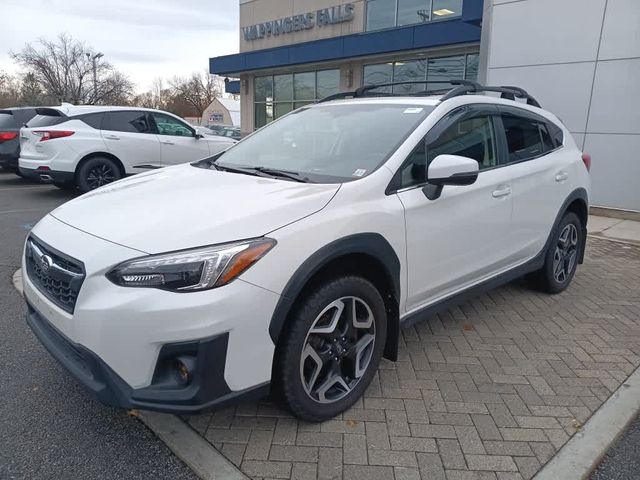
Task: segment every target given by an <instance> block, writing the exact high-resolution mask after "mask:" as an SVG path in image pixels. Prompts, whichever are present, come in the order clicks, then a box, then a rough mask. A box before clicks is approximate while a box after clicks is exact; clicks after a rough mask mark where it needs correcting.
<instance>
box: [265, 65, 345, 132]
mask: <svg viewBox="0 0 640 480" xmlns="http://www.w3.org/2000/svg"><path fill="white" fill-rule="evenodd" d="M254 87H255V91H254V95H255V103H254V110H255V115H254V126H255V128H260V127H262V126H264V125H266V124H267V123H269V122H270V121H272V120H275V119H276V118H279V117H281V116H283V115H286V114H287V113H289V112H290V111H292V110H293V109H294V108H299V107H302V106H304V105H307V104H309V103H313V102H314V101H316V100H320V99H322V98H324V97H327V96H329V95H333V94H334V93H338V92H339V91H340V70H337V69H333V70H320V71H317V72H301V73H294V74H291V73H289V74H283V75H274V76H263V77H256V78H255V79H254Z"/></svg>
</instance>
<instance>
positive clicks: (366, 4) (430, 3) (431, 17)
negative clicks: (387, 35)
mask: <svg viewBox="0 0 640 480" xmlns="http://www.w3.org/2000/svg"><path fill="white" fill-rule="evenodd" d="M371 1H372V0H365V2H364V19H363V31H364V32H383V31H385V30H390V29H395V28H404V27H411V26H415V25H425V24H428V23H437V22H446V21H448V20H455V19H460V18H461V17H462V11H460V14H459V15H453V16H451V15H447V16H446V17H444V18H434V15H433V4H434V3H435V2H434V0H424V1H425V3H426V4H427V5H428V8H427V10H428V12H429V20H426V21H424V22H416V23H406V24H403V25H398V10H399V9H398V3H399V1H400V0H394V8H395V10H394V16H393V18H394V20H393V25H390V26H388V27H383V28H376V29H372V30H369V28H367V26H368V23H369V21H368V20H369V8H370V7H369V4H370V3H371ZM463 6H464V3H463Z"/></svg>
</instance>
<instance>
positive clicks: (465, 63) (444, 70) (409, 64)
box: [363, 53, 479, 94]
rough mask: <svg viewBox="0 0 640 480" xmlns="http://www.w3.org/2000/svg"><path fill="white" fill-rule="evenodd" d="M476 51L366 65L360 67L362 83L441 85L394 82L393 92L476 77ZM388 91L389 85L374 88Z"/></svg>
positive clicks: (445, 84) (415, 89)
mask: <svg viewBox="0 0 640 480" xmlns="http://www.w3.org/2000/svg"><path fill="white" fill-rule="evenodd" d="M478 62H479V54H477V53H469V54H466V55H455V56H451V57H441V58H429V59H426V58H421V59H408V60H402V61H397V62H392V63H379V64H375V65H365V66H364V69H363V77H364V78H363V85H379V84H382V83H392V82H415V81H420V80H429V81H435V82H438V81H442V82H443V83H442V84H438V83H432V84H429V85H427V86H426V87H425V84H420V83H418V84H411V85H396V86H394V87H393V93H400V94H403V93H414V92H420V91H423V90H425V88H428V89H429V90H437V89H440V88H447V87H449V86H450V84H449V83H446V82H445V81H446V80H451V79H463V78H466V79H467V80H477V78H478ZM376 91H378V92H386V93H390V92H391V89H390V88H389V87H384V88H380V89H378V90H376Z"/></svg>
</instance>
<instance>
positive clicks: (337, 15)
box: [242, 3, 354, 42]
mask: <svg viewBox="0 0 640 480" xmlns="http://www.w3.org/2000/svg"><path fill="white" fill-rule="evenodd" d="M353 10H354V6H353V3H347V4H345V5H339V6H337V7H329V8H321V9H320V10H317V11H315V12H309V13H302V14H300V15H293V16H291V17H285V18H281V19H279V20H271V21H268V22H264V23H258V24H257V25H251V26H249V27H242V34H243V35H244V39H245V40H246V41H247V42H250V41H252V40H257V39H259V38H265V37H271V36H278V35H281V34H282V35H284V34H286V33H293V32H300V31H302V30H310V29H312V28H314V27H324V26H327V25H335V24H336V23H345V22H350V21H352V20H353Z"/></svg>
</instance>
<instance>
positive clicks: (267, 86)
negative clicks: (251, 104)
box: [254, 76, 273, 102]
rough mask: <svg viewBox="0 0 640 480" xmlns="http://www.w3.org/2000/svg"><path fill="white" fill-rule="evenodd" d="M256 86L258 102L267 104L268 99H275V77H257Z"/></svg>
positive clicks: (256, 99)
mask: <svg viewBox="0 0 640 480" xmlns="http://www.w3.org/2000/svg"><path fill="white" fill-rule="evenodd" d="M254 84H255V101H256V102H265V101H266V100H267V98H269V99H273V77H271V76H269V77H256V78H255V80H254Z"/></svg>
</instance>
